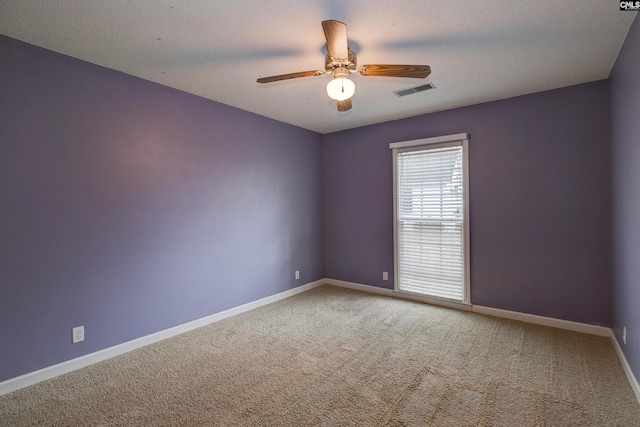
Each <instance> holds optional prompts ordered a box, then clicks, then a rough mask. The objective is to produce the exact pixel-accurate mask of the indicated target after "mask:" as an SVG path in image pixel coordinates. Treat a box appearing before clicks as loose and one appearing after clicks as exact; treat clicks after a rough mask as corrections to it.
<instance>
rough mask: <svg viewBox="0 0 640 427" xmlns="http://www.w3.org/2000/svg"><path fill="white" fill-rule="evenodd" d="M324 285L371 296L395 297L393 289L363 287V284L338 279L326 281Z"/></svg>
mask: <svg viewBox="0 0 640 427" xmlns="http://www.w3.org/2000/svg"><path fill="white" fill-rule="evenodd" d="M324 283H325V284H327V285H332V286H338V287H340V288H347V289H355V290H356V291H363V292H369V293H370V294H379V295H386V296H389V297H392V296H393V289H387V288H380V287H378V286H371V285H363V284H361V283H354V282H346V281H344V280H337V279H324Z"/></svg>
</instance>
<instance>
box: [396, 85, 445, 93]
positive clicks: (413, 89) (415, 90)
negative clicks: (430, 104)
mask: <svg viewBox="0 0 640 427" xmlns="http://www.w3.org/2000/svg"><path fill="white" fill-rule="evenodd" d="M435 88H436V85H434V84H433V83H427V84H426V85H422V86H416V87H410V88H408V89H400V90H394V91H393V93H395V94H396V96H407V95H411V94H414V93H418V92H424V91H425V90H429V89H435Z"/></svg>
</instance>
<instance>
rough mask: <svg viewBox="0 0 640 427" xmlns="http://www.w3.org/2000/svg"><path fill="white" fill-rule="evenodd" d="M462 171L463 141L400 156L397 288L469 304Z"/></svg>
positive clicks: (411, 151) (397, 176)
mask: <svg viewBox="0 0 640 427" xmlns="http://www.w3.org/2000/svg"><path fill="white" fill-rule="evenodd" d="M463 172H464V167H463V147H462V143H459V144H456V145H453V146H452V145H451V144H447V145H446V146H435V147H433V148H431V147H428V146H426V147H421V148H418V149H416V148H410V149H405V150H403V151H399V152H398V153H397V157H396V221H397V225H396V226H397V230H396V233H397V235H396V245H397V248H396V251H397V263H398V265H397V280H398V282H397V284H396V286H397V289H399V290H401V291H407V292H413V293H420V294H425V295H429V296H434V297H438V298H445V299H448V300H456V301H463V300H464V292H465V230H464V226H465V216H464V191H463V184H464V177H463Z"/></svg>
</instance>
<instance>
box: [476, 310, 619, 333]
mask: <svg viewBox="0 0 640 427" xmlns="http://www.w3.org/2000/svg"><path fill="white" fill-rule="evenodd" d="M471 311H472V312H474V313H478V314H486V315H488V316H494V317H502V318H505V319H511V320H519V321H521V322H525V323H533V324H534V325H542V326H551V327H552V328H558V329H566V330H568V331H574V332H582V333H585V334H590V335H598V336H600V337H608V336H610V335H611V328H607V327H605V326H597V325H590V324H588V323H580V322H572V321H570V320H562V319H556V318H554V317H545V316H538V315H535V314H527V313H520V312H518V311H509V310H502V309H500V308H493V307H485V306H482V305H474V306H473V307H472V308H471Z"/></svg>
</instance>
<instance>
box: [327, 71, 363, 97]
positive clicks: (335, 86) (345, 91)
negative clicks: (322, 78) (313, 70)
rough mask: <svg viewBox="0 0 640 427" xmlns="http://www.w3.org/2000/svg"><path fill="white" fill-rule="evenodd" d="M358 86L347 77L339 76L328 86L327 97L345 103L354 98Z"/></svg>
mask: <svg viewBox="0 0 640 427" xmlns="http://www.w3.org/2000/svg"><path fill="white" fill-rule="evenodd" d="M355 92H356V85H355V84H354V83H353V82H352V81H351V80H349V79H347V78H346V77H342V76H338V77H336V78H335V79H333V80H331V81H330V82H329V84H327V95H329V98H331V99H335V100H336V101H344V100H346V99H349V98H351V97H352V96H353V94H354V93H355Z"/></svg>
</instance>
